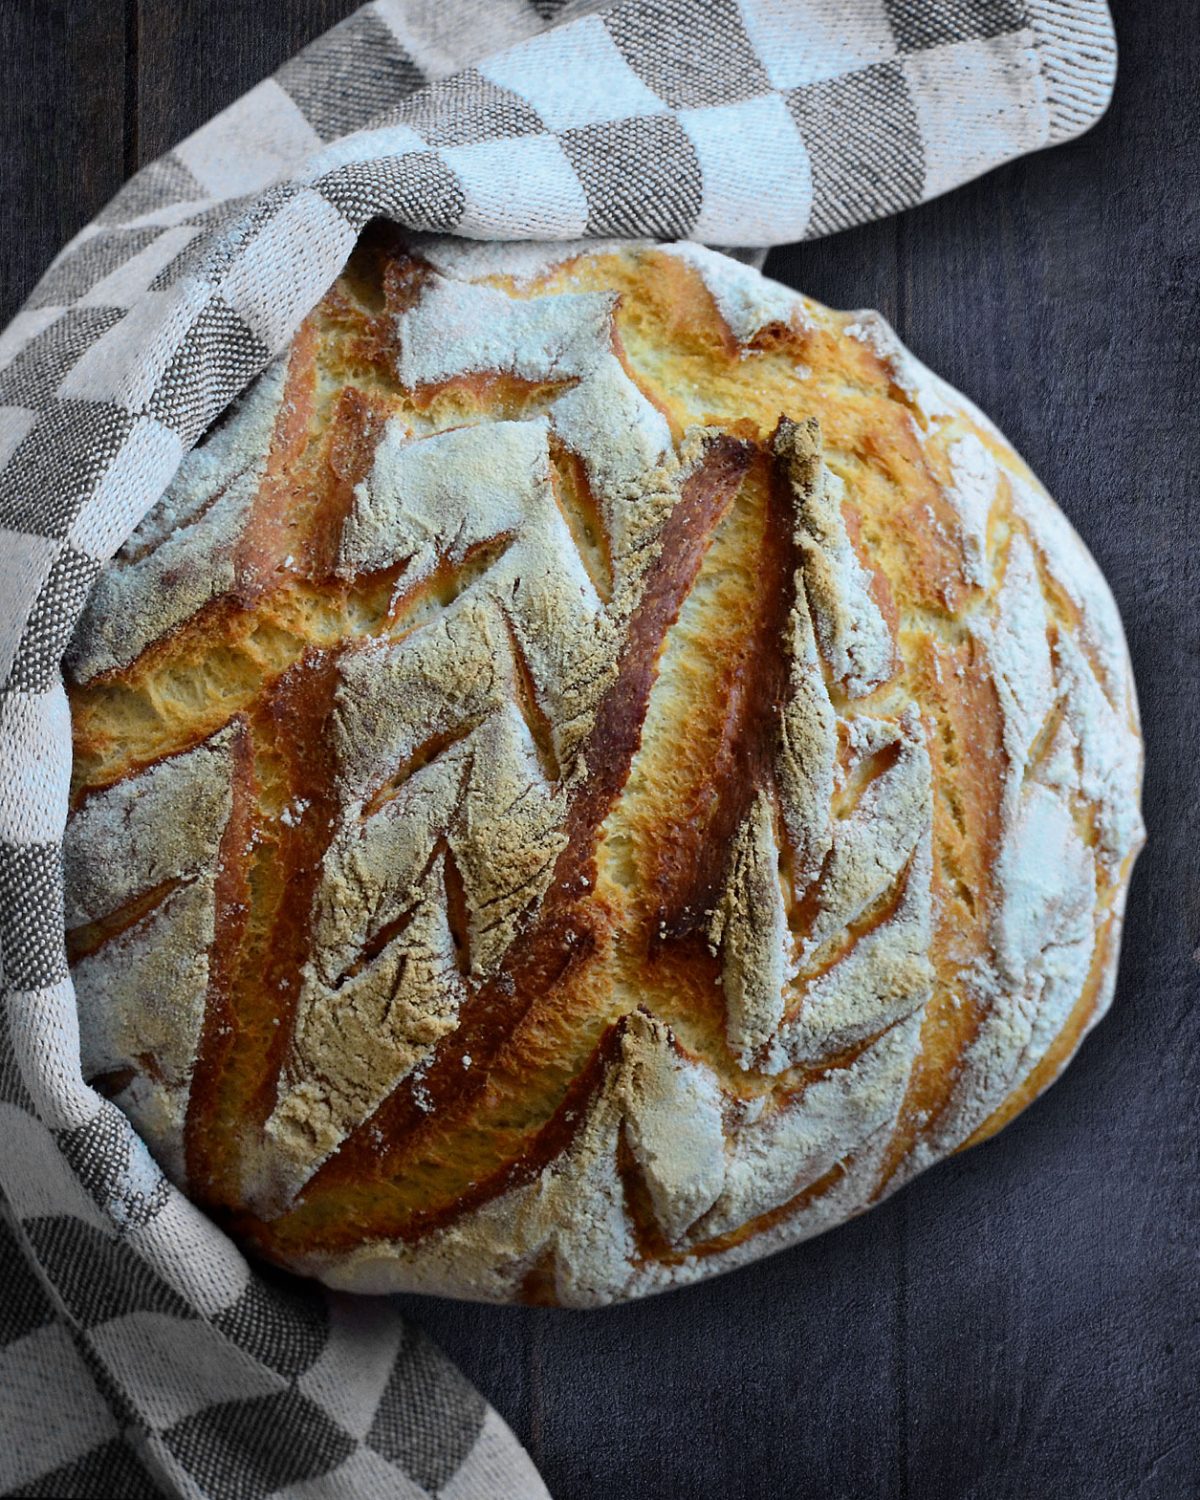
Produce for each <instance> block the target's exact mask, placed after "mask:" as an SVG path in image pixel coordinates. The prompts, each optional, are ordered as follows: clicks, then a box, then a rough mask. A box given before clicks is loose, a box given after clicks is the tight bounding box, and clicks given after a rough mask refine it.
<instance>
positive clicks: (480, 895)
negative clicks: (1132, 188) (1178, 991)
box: [66, 231, 1142, 1306]
mask: <svg viewBox="0 0 1200 1500" xmlns="http://www.w3.org/2000/svg"><path fill="white" fill-rule="evenodd" d="M70 693H71V702H72V714H73V724H74V734H75V783H74V792H73V803H72V812H71V818H70V823H69V828H68V838H67V853H66V860H67V911H66V919H67V926H68V929H69V932H68V936H69V945H70V951H71V956H72V963H73V970H74V980H75V986H76V990H77V993H78V999H79V1020H80V1033H81V1038H82V1046H83V1058H84V1066H85V1071H86V1073H87V1075H88V1076H89V1077H90V1078H91V1079H92V1081H93V1082H94V1083H95V1084H96V1086H97V1087H98V1088H101V1089H103V1090H105V1091H106V1092H108V1093H109V1094H110V1095H111V1096H112V1097H113V1098H114V1099H116V1100H117V1101H118V1103H119V1104H120V1105H121V1106H122V1108H123V1109H124V1110H125V1111H126V1112H127V1113H128V1114H129V1116H130V1117H131V1118H132V1120H133V1121H134V1122H135V1124H136V1125H137V1127H138V1129H139V1130H140V1131H141V1133H142V1134H143V1136H144V1137H145V1139H146V1140H147V1141H148V1142H149V1143H150V1146H151V1148H152V1149H153V1151H154V1152H155V1154H156V1155H157V1157H158V1159H159V1160H160V1161H161V1162H162V1164H163V1166H164V1167H165V1168H166V1170H167V1171H168V1172H169V1173H170V1174H171V1176H172V1177H173V1178H174V1179H175V1180H176V1181H177V1182H179V1183H180V1184H182V1185H184V1186H185V1187H186V1188H187V1190H188V1191H189V1192H190V1193H191V1194H192V1196H193V1197H194V1198H195V1199H196V1200H197V1201H198V1202H200V1203H201V1204H203V1205H204V1206H205V1207H206V1208H208V1209H209V1210H210V1211H211V1212H212V1213H213V1214H214V1216H215V1217H216V1218H217V1219H218V1221H219V1222H221V1223H223V1224H225V1225H227V1226H228V1227H230V1228H231V1229H232V1230H233V1231H234V1232H235V1233H236V1234H238V1235H239V1236H240V1237H241V1238H242V1240H243V1241H244V1242H245V1243H248V1244H249V1245H251V1246H252V1247H254V1248H256V1249H257V1250H258V1251H259V1252H260V1253H262V1254H264V1255H265V1256H267V1257H269V1258H271V1259H273V1260H275V1261H277V1262H279V1263H281V1264H283V1265H287V1266H290V1267H293V1268H295V1269H297V1270H300V1271H306V1272H311V1273H313V1274H315V1275H318V1276H320V1277H321V1278H322V1279H324V1280H325V1281H327V1282H329V1283H331V1284H333V1285H335V1286H339V1287H347V1288H354V1289H359V1290H367V1291H388V1290H394V1289H401V1288H407V1289H411V1290H418V1291H428V1292H437V1293H444V1294H451V1295H457V1296H464V1297H474V1298H486V1299H494V1300H525V1301H534V1302H553V1303H563V1304H569V1305H575V1306H586V1305H593V1304H598V1303H605V1302H610V1301H615V1300H619V1299H622V1298H627V1297H632V1296H637V1295H640V1294H643V1293H647V1292H654V1291H659V1290H662V1289H664V1288H667V1287H671V1286H676V1285H679V1284H681V1283H684V1282H688V1281H691V1280H695V1279H696V1278H698V1277H701V1276H705V1275H708V1274H711V1273H714V1272H716V1271H720V1270H724V1269H726V1268H728V1267H731V1266H734V1265H738V1264H740V1263H742V1262H744V1261H747V1260H750V1259H752V1258H754V1257H756V1256H760V1255H763V1254H765V1253H767V1252H768V1251H771V1250H774V1249H777V1248H779V1247H780V1246H782V1245H787V1244H790V1243H792V1242H794V1241H796V1240H800V1239H803V1238H805V1237H806V1236H809V1235H812V1234H815V1233H816V1232H818V1231H820V1230H823V1229H826V1228H828V1227H829V1226H831V1225H834V1224H837V1223H839V1222H840V1221H842V1220H844V1219H846V1218H847V1217H849V1216H850V1215H853V1214H856V1213H859V1212H861V1211H862V1210H864V1209H866V1208H868V1207H869V1206H870V1205H871V1204H873V1203H875V1202H877V1201H878V1200H879V1199H880V1198H881V1197H883V1196H884V1195H886V1194H887V1193H889V1192H891V1191H892V1190H894V1189H895V1188H897V1187H898V1186H899V1185H901V1184H902V1183H903V1182H905V1181H906V1180H907V1179H909V1178H911V1177H912V1176H913V1175H914V1174H915V1173H916V1172H918V1171H919V1170H921V1169H922V1168H923V1167H925V1166H928V1165H929V1164H931V1163H932V1162H934V1161H936V1160H938V1159H939V1158H940V1157H943V1156H945V1155H946V1154H947V1153H949V1152H951V1151H954V1150H956V1149H958V1148H960V1147H962V1146H964V1145H969V1144H971V1143H973V1142H976V1141H979V1140H981V1139H983V1138H985V1137H986V1136H988V1135H990V1134H991V1133H992V1132H994V1131H995V1130H997V1129H999V1127H1000V1126H1002V1125H1003V1124H1004V1123H1005V1122H1006V1121H1007V1120H1009V1119H1010V1118H1011V1117H1012V1116H1013V1115H1014V1114H1015V1113H1016V1112H1017V1111H1018V1110H1020V1109H1021V1108H1023V1107H1024V1105H1026V1104H1028V1103H1029V1101H1030V1100H1031V1099H1033V1098H1034V1097H1035V1096H1036V1095H1037V1094H1038V1093H1039V1092H1040V1091H1041V1090H1042V1089H1044V1088H1045V1087H1046V1085H1047V1084H1049V1083H1050V1082H1051V1081H1052V1080H1053V1079H1054V1078H1055V1077H1056V1076H1057V1075H1058V1073H1059V1072H1060V1071H1061V1070H1062V1068H1063V1067H1064V1065H1065V1064H1066V1063H1067V1061H1068V1059H1069V1058H1070V1057H1071V1055H1072V1053H1073V1052H1074V1051H1075V1049H1076V1047H1077V1046H1078V1045H1079V1043H1080V1041H1081V1039H1082V1037H1083V1036H1084V1034H1085V1033H1086V1032H1087V1030H1088V1028H1089V1027H1090V1026H1091V1025H1092V1023H1093V1022H1094V1021H1095V1020H1096V1019H1097V1018H1098V1017H1099V1016H1100V1015H1101V1014H1102V1013H1103V1011H1104V1010H1105V1008H1106V1007H1107V1005H1108V1003H1109V1000H1110V998H1111V994H1112V986H1113V979H1114V975H1115V971H1116V962H1117V947H1118V936H1119V931H1120V924H1121V915H1122V908H1123V903H1124V897H1125V890H1126V885H1127V882H1128V877H1129V873H1130V867H1131V864H1132V861H1133V859H1134V857H1135V855H1136V852H1137V849H1138V847H1139V845H1140V842H1141V838H1142V831H1141V824H1140V821H1139V816H1138V790H1139V777H1140V766H1141V749H1140V741H1139V735H1138V726H1137V712H1136V704H1135V699H1134V691H1133V685H1132V682H1131V678H1130V671H1129V663H1128V658H1127V654H1126V649H1125V645H1124V641H1123V637H1122V633H1121V627H1120V622H1119V620H1118V617H1117V614H1116V610H1115V608H1114V606H1113V602H1112V599H1111V597H1110V595H1109V593H1108V590H1107V589H1106V587H1105V585H1104V582H1103V580H1102V579H1101V577H1100V575H1099V573H1098V572H1097V570H1096V567H1095V565H1094V564H1093V562H1092V561H1091V559H1090V558H1089V557H1088V555H1087V553H1086V552H1085V550H1084V548H1083V546H1082V545H1081V543H1080V542H1079V540H1078V539H1077V537H1076V536H1075V534H1074V533H1073V532H1072V530H1071V528H1070V527H1069V525H1068V524H1067V523H1066V521H1065V520H1064V519H1063V517H1062V515H1061V514H1060V513H1059V511H1058V510H1057V509H1056V508H1055V507H1054V505H1053V503H1052V502H1051V501H1050V499H1049V498H1048V497H1047V495H1046V494H1045V492H1044V491H1043V490H1042V489H1041V488H1040V486H1039V485H1038V483H1037V481H1036V480H1035V479H1034V478H1033V476H1032V475H1031V474H1030V472H1029V471H1028V469H1027V468H1026V467H1025V466H1024V464H1023V463H1022V462H1021V461H1020V459H1019V458H1017V456H1016V455H1015V454H1014V453H1013V451H1012V449H1011V448H1010V447H1009V446H1008V445H1007V444H1006V443H1005V441H1004V440H1003V438H1001V436H1000V435H999V434H998V433H997V432H996V431H995V429H994V428H993V427H991V426H990V424H989V423H988V422H987V421H986V420H985V419H984V418H983V417H982V416H981V415H980V414H979V413H978V412H977V411H975V410H974V409H973V408H972V407H971V406H970V405H969V404H968V403H967V402H966V401H965V400H964V399H963V398H962V397H960V396H958V395H957V394H955V393H954V392H953V391H952V390H950V389H949V388H948V387H947V386H945V385H944V384H943V383H942V382H940V381H939V380H938V379H936V378H935V377H934V376H932V375H931V374H930V373H929V372H928V371H926V370H925V369H924V368H923V367H922V366H921V365H919V364H918V363H917V362H916V361H915V360H914V359H913V358H912V357H911V356H910V355H909V354H908V353H907V352H906V351H905V350H904V349H903V348H902V347H901V346H900V345H899V344H898V343H897V341H896V339H895V338H894V336H893V335H892V333H891V331H890V330H889V328H888V327H887V325H886V324H885V323H884V322H883V321H882V320H881V319H879V318H878V317H877V316H876V315H874V314H871V313H860V314H851V315H846V314H840V313H834V312H830V311H828V310H827V309H825V308H823V307H820V306H818V305H816V304H815V303H813V302H810V301H808V300H807V299H806V298H804V297H801V296H799V295H796V294H795V293H793V292H790V291H788V290H786V289H784V288H782V287H780V286H777V285H775V284H773V283H772V282H770V281H767V280H764V279H763V278H762V277H760V276H759V275H758V273H757V272H755V271H752V270H749V269H747V268H746V267H744V266H742V265H740V264H738V263H737V262H735V261H732V260H729V259H727V258H725V257H723V256H720V255H716V254H713V253H712V252H710V251H708V250H705V249H702V248H699V247H697V246H694V245H685V244H680V245H669V246H657V247H656V246H652V245H614V244H599V245H592V246H583V245H573V246H560V247H557V248H555V249H554V250H552V251H551V250H547V249H546V248H545V247H540V248H532V247H528V246H525V247H522V246H494V245H469V244H464V243H461V242H453V241H444V240H443V241H437V240H425V241H412V240H409V241H401V240H399V239H398V238H396V237H394V236H391V235H389V234H388V233H385V232H382V231H380V232H377V233H375V234H373V235H372V236H371V237H369V238H368V239H367V240H366V241H364V243H363V244H362V246H361V247H360V249H359V250H358V251H357V252H356V255H355V257H354V259H353V260H352V261H351V263H350V265H349V266H348V267H347V269H346V271H345V273H344V274H343V275H342V277H341V278H340V279H339V280H338V282H337V283H336V285H335V286H334V287H333V288H332V290H331V291H330V292H329V294H328V295H327V296H326V297H325V299H324V301H323V302H322V303H321V305H320V306H319V307H318V308H317V309H316V310H315V311H314V312H313V313H312V315H311V316H310V317H309V318H308V319H307V320H306V321H305V323H304V325H303V327H302V328H301V330H300V332H299V334H298V335H297V337H296V339H295V341H294V343H293V344H292V346H291V348H290V349H289V350H288V352H287V353H286V355H285V356H284V357H283V358H281V359H280V360H278V361H277V362H276V363H275V364H274V365H273V366H272V367H271V368H269V369H268V370H267V371H266V373H265V374H264V375H263V376H262V377H261V378H260V379H259V380H258V381H257V382H256V384H255V385H254V386H253V388H252V389H251V390H250V391H249V392H248V393H247V394H246V396H245V397H244V398H243V399H242V400H241V402H240V403H239V404H238V405H237V406H236V407H235V408H234V410H233V411H232V412H231V413H230V414H229V415H228V416H227V417H226V418H225V419H224V421H223V422H222V423H221V424H219V425H218V426H217V428H216V429H214V430H213V431H212V432H211V433H210V434H209V436H208V437H207V439H206V440H205V442H204V443H203V444H202V445H201V446H200V447H199V448H198V449H197V450H196V451H195V452H194V453H193V454H191V455H190V456H189V457H188V458H187V459H186V460H185V461H184V463H183V465H182V467H181V469H180V471H179V474H178V477H177V478H176V480H175V482H174V484H173V485H172V486H171V489H170V491H169V492H168V494H167V495H166V496H165V498H164V499H163V500H162V501H161V502H160V503H159V504H158V505H157V506H156V507H155V509H154V510H153V511H152V512H151V513H150V515H149V516H148V517H147V518H146V520H145V521H144V522H143V523H142V525H141V526H140V527H139V528H138V530H137V532H136V533H135V534H134V535H133V537H132V538H131V539H130V540H129V542H128V543H127V544H126V546H125V547H124V548H123V549H122V551H121V553H120V554H119V555H118V556H117V558H116V559H115V560H114V561H113V563H112V565H111V566H110V567H109V568H108V570H107V571H106V572H105V574H104V575H103V577H102V578H101V580H100V582H99V584H98V586H97V588H96V590H95V593H94V595H93V597H92V600H91V602H90V605H89V608H88V611H87V614H86V617H85V620H84V622H83V624H82V627H81V629H80V631H79V633H78V636H77V639H76V641H75V644H74V647H73V653H72V657H71V661H70Z"/></svg>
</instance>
